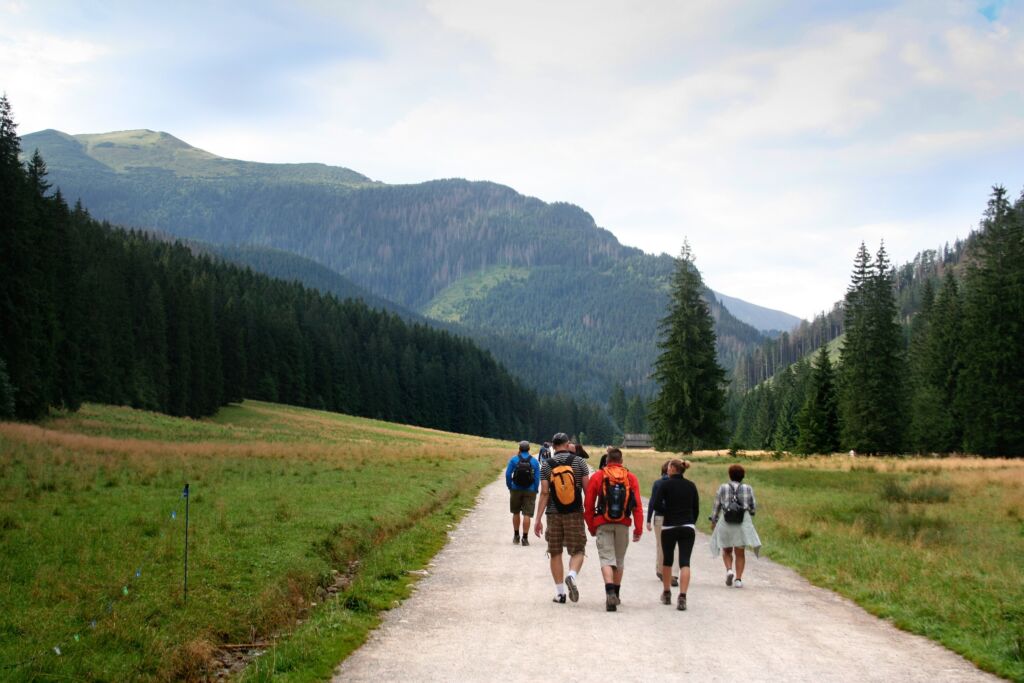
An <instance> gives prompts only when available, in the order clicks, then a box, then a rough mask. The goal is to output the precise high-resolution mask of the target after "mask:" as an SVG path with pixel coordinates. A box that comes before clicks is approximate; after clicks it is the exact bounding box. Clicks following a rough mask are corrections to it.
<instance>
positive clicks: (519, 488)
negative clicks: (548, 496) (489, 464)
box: [505, 453, 540, 493]
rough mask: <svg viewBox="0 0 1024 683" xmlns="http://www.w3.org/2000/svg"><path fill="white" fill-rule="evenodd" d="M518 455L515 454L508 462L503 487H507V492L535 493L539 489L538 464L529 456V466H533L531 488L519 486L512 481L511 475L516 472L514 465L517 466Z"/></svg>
mask: <svg viewBox="0 0 1024 683" xmlns="http://www.w3.org/2000/svg"><path fill="white" fill-rule="evenodd" d="M519 455H520V454H519V453H516V454H515V455H513V456H512V458H511V459H510V460H509V461H508V467H506V468H505V486H507V487H508V489H509V491H533V492H534V493H537V491H538V490H539V489H540V463H539V462H537V458H535V457H533V456H532V455H530V454H529V453H527V454H526V455H530V464H531V465H533V486H519V485H518V484H516V483H515V482H514V481H512V473H513V472H515V471H516V465H517V464H519Z"/></svg>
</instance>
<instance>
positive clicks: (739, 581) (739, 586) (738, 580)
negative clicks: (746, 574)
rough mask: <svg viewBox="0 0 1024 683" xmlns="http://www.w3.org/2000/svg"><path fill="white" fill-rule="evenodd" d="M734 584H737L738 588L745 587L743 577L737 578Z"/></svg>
mask: <svg viewBox="0 0 1024 683" xmlns="http://www.w3.org/2000/svg"><path fill="white" fill-rule="evenodd" d="M732 585H734V586H736V587H737V588H743V579H736V581H735V582H734V583H733V584H732Z"/></svg>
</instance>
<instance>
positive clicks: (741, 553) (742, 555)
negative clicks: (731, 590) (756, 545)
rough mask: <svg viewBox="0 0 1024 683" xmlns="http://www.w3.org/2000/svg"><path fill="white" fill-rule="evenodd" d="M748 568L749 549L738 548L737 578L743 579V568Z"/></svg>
mask: <svg viewBox="0 0 1024 683" xmlns="http://www.w3.org/2000/svg"><path fill="white" fill-rule="evenodd" d="M746 566H747V549H746V548H739V547H737V548H736V578H737V579H742V578H743V568H744V567H746Z"/></svg>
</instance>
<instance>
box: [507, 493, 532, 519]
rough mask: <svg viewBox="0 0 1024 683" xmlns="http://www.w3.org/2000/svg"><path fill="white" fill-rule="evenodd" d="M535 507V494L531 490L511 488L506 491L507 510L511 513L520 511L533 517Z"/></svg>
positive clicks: (516, 513) (514, 513) (515, 513)
mask: <svg viewBox="0 0 1024 683" xmlns="http://www.w3.org/2000/svg"><path fill="white" fill-rule="evenodd" d="M535 507H537V494H536V493H534V492H533V491H516V490H514V489H513V490H510V491H509V492H508V511H509V512H511V513H512V514H513V515H518V514H519V513H520V512H521V513H523V514H524V515H526V516H527V517H533V509H534V508H535Z"/></svg>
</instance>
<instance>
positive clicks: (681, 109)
mask: <svg viewBox="0 0 1024 683" xmlns="http://www.w3.org/2000/svg"><path fill="white" fill-rule="evenodd" d="M1022 26H1024V8H1022V5H1021V3H1020V2H1016V1H1013V0H1007V1H1002V2H1000V1H997V2H991V1H989V0H985V1H983V2H974V1H964V2H953V1H951V2H944V1H941V0H928V1H920V2H898V3H897V2H881V1H870V2H860V3H848V2H819V3H805V2H801V3H779V2H734V1H732V0H719V1H716V2H706V3H679V2H676V1H675V0H671V1H669V0H649V1H647V2H643V3H636V2H625V1H619V0H606V1H604V2H601V3H594V2H584V1H582V0H573V1H568V2H555V3H552V2H540V1H539V0H521V1H520V2H516V3H499V2H492V1H490V0H477V1H466V0H429V1H425V2H401V1H390V2H360V3H356V2H326V1H309V0H307V1H305V2H269V1H264V2H250V3H226V2H211V3H189V2H185V3H175V4H171V3H161V4H157V3H130V2H108V3H104V4H103V5H102V6H99V3H72V2H46V1H39V2H28V1H26V0H0V89H3V90H5V91H6V92H7V94H8V96H9V97H10V99H11V101H12V104H13V106H14V109H15V115H16V117H17V120H18V122H19V125H20V130H21V131H22V132H23V133H28V132H31V131H35V130H39V129H42V128H57V129H60V130H63V131H65V132H69V133H84V132H101V131H108V130H119V129H127V128H151V129H157V130H165V131H168V132H170V133H173V134H174V135H176V136H178V137H180V138H182V139H184V140H186V141H188V142H190V143H192V144H194V145H196V146H199V147H202V148H204V149H207V150H209V151H211V152H214V153H216V154H220V155H223V156H229V157H235V158H242V159H251V160H257V161H295V162H298V161H322V162H326V163H331V164H337V165H343V166H347V167H350V168H353V169H355V170H358V171H360V172H362V173H365V174H367V175H369V176H371V177H373V178H376V179H379V180H383V181H386V182H393V183H404V182H418V181H422V180H428V179H431V178H439V177H467V178H472V179H488V180H494V181H497V182H501V183H505V184H508V185H510V186H512V187H514V188H516V189H517V190H519V191H521V192H524V193H526V194H530V195H534V196H537V197H540V198H542V199H544V200H548V201H555V200H561V201H570V202H573V203H576V204H579V205H580V206H582V207H583V208H585V209H586V210H587V211H589V212H590V213H591V214H592V215H593V216H594V218H595V220H596V221H597V222H598V224H599V225H601V226H603V227H606V228H608V229H609V230H611V231H612V232H613V233H615V234H616V235H617V236H618V237H619V239H620V240H621V241H622V242H624V243H626V244H631V245H635V246H639V247H641V248H643V249H645V250H647V251H651V252H662V251H665V252H668V253H673V254H674V253H677V252H678V250H679V248H680V246H681V245H682V242H683V240H684V239H686V238H688V239H689V241H690V243H691V245H692V246H693V248H694V250H695V252H696V254H697V259H698V265H699V266H700V268H701V270H702V272H703V273H704V276H705V279H706V280H707V282H708V283H709V284H710V285H711V286H712V287H714V288H715V289H718V290H719V291H722V292H725V293H727V294H730V295H733V296H738V297H741V298H743V299H747V300H749V301H753V302H755V303H759V304H762V305H766V306H771V307H773V308H780V309H783V310H787V311H790V312H792V313H795V314H798V315H801V316H811V315H813V314H814V313H815V312H816V311H820V310H822V309H825V308H828V307H830V306H831V304H832V303H833V302H834V301H835V300H837V299H839V298H841V296H842V294H843V291H844V290H845V287H846V283H847V280H848V277H849V272H850V266H851V264H852V260H853V255H854V253H855V252H856V249H857V246H858V245H859V243H860V242H861V240H865V241H867V243H868V246H869V248H870V249H871V250H872V251H874V250H875V249H876V248H877V245H878V242H879V241H880V240H881V239H885V241H886V245H887V247H888V249H889V251H890V253H891V255H892V256H893V257H894V260H896V261H897V262H900V261H903V260H907V259H910V258H911V257H913V255H914V254H915V253H916V252H918V251H919V250H921V249H925V248H931V247H936V246H939V245H941V244H942V243H943V242H945V241H952V240H953V239H954V238H956V237H958V236H960V237H963V236H965V235H966V234H967V232H968V231H969V230H970V229H972V227H974V226H975V225H976V224H977V221H978V218H979V216H980V214H981V212H982V210H983V209H984V205H985V201H986V198H987V195H988V192H989V188H990V187H991V185H993V184H996V183H1001V184H1004V185H1006V186H1007V187H1008V188H1009V189H1010V191H1011V193H1012V194H1014V195H1016V194H1017V193H1018V192H1020V191H1021V188H1022V186H1024V164H1022V163H1021V162H1020V160H1021V158H1022V154H1021V153H1022V151H1024V92H1022V89H1024V85H1022V84H1024V41H1022V40H1021V35H1020V31H1021V28H1022Z"/></svg>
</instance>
